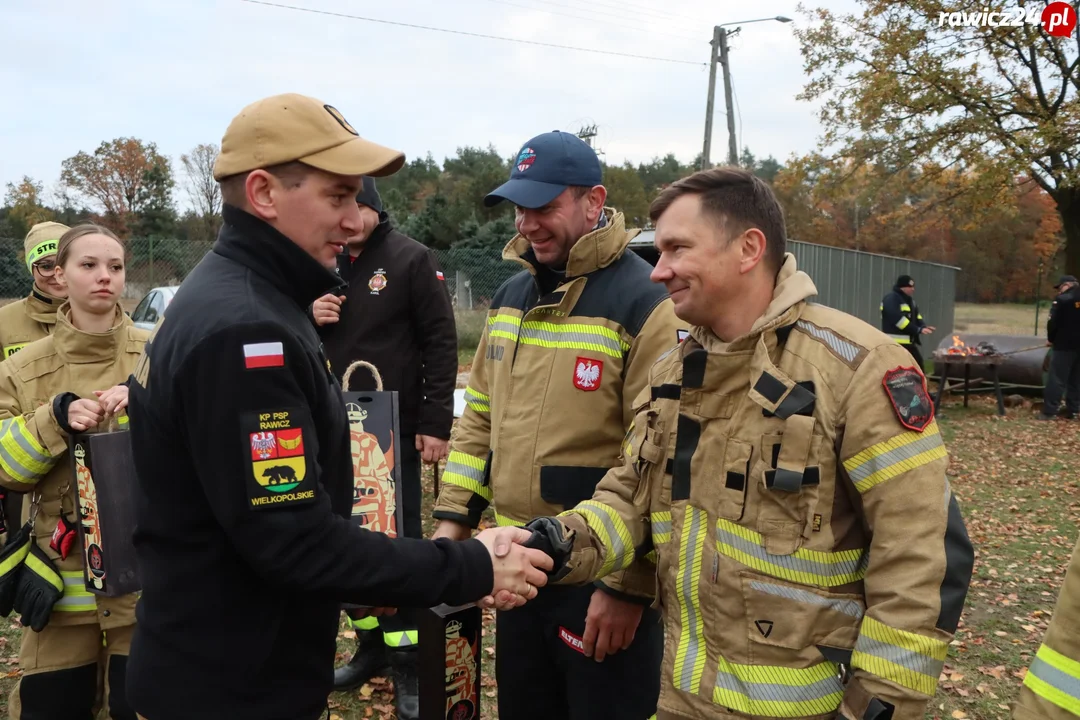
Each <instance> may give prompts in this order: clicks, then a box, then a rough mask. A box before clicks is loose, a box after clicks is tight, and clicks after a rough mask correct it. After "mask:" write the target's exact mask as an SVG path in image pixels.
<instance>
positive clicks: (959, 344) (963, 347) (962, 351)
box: [945, 335, 974, 355]
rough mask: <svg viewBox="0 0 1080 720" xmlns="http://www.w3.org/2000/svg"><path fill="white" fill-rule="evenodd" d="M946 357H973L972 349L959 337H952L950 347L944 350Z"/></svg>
mask: <svg viewBox="0 0 1080 720" xmlns="http://www.w3.org/2000/svg"><path fill="white" fill-rule="evenodd" d="M945 354H946V355H973V354H974V353H973V348H970V347H968V346H967V344H966V343H964V341H963V340H961V339H960V336H959V335H953V336H952V347H951V348H948V349H946V350H945Z"/></svg>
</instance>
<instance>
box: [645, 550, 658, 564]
mask: <svg viewBox="0 0 1080 720" xmlns="http://www.w3.org/2000/svg"><path fill="white" fill-rule="evenodd" d="M645 560H646V562H650V563H652V564H653V565H655V564H656V563H657V562H658V561H659V560H660V556H659V555H657V554H656V551H655V550H650V551H649V552H648V553H646V554H645Z"/></svg>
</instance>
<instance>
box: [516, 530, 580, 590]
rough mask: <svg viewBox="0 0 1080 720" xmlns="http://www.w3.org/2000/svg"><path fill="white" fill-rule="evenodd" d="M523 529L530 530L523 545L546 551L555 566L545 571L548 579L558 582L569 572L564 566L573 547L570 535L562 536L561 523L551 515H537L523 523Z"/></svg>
mask: <svg viewBox="0 0 1080 720" xmlns="http://www.w3.org/2000/svg"><path fill="white" fill-rule="evenodd" d="M525 529H526V530H529V531H530V532H532V537H530V538H529V539H528V540H526V541H525V542H524V543H523V546H524V547H527V548H536V549H537V550H543V551H544V552H545V553H547V555H548V557H550V558H551V559H552V560H553V561H554V562H555V566H554V567H553V568H552V569H551V571H550V572H547V576H548V580H550V581H551V582H558V581H559V580H562V579H563V578H564V577H566V576H567V575H568V574H569V573H570V568H568V567H567V566H566V563H567V561H568V560H569V559H570V551H571V550H573V549H574V541H573V538H572V537H569V538H564V537H563V528H562V523H560V522H559V521H558V520H556V519H555V518H553V517H538V518H536V519H535V520H532V521H530V522H528V523H526V524H525Z"/></svg>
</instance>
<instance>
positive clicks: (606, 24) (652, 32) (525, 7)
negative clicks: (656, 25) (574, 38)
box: [487, 0, 701, 40]
mask: <svg viewBox="0 0 1080 720" xmlns="http://www.w3.org/2000/svg"><path fill="white" fill-rule="evenodd" d="M487 1H488V2H490V3H497V4H499V5H509V6H510V7H516V8H521V9H522V10H534V11H536V12H542V13H547V14H549V15H561V16H563V17H568V18H574V19H575V20H585V21H586V22H601V23H604V27H605V28H608V27H617V28H622V29H624V30H635V31H637V32H644V33H649V34H650V35H667V36H668V37H674V38H680V39H682V40H700V39H701V38H695V37H691V36H690V35H679V34H677V33H669V32H664V31H663V30H655V29H653V28H641V27H632V26H630V25H620V24H619V23H614V22H611V21H610V20H608V19H607V18H590V17H583V16H581V15H571V14H570V13H564V12H559V11H558V10H547V9H545V8H537V7H531V6H529V5H518V4H517V3H514V2H509V0H487ZM549 4H551V5H555V3H549ZM558 7H567V6H565V5H559V6H558ZM582 10H584V11H585V12H596V11H595V10H589V9H587V8H582ZM597 14H600V13H597ZM604 14H606V13H604ZM626 19H627V20H629V21H631V22H639V21H638V20H635V19H634V18H626ZM640 22H648V21H646V20H642V21H640Z"/></svg>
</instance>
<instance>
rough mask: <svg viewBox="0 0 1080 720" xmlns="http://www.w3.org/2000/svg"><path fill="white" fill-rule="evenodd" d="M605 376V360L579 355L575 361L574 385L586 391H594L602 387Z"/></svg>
mask: <svg viewBox="0 0 1080 720" xmlns="http://www.w3.org/2000/svg"><path fill="white" fill-rule="evenodd" d="M603 376H604V361H603V360H593V359H592V358H587V357H580V356H578V359H577V362H575V363H574V387H576V388H577V389H578V390H584V391H585V392H592V391H593V390H596V389H597V388H599V387H600V379H601V378H602V377H603Z"/></svg>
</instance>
